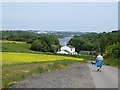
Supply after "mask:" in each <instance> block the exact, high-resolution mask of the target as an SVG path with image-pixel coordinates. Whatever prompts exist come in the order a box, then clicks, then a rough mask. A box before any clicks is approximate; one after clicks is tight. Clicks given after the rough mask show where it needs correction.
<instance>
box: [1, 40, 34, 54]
mask: <svg viewBox="0 0 120 90" xmlns="http://www.w3.org/2000/svg"><path fill="white" fill-rule="evenodd" d="M0 44H2V51H3V52H25V53H27V52H33V51H32V50H30V46H31V45H30V44H27V43H25V42H17V41H6V40H3V41H0Z"/></svg>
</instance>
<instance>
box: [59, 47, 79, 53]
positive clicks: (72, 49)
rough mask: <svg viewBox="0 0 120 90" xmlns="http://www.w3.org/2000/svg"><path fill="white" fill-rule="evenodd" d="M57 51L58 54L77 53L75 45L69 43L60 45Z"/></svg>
mask: <svg viewBox="0 0 120 90" xmlns="http://www.w3.org/2000/svg"><path fill="white" fill-rule="evenodd" d="M57 53H59V54H77V52H75V47H72V46H71V45H68V46H63V47H61V48H60V51H58V52H57Z"/></svg>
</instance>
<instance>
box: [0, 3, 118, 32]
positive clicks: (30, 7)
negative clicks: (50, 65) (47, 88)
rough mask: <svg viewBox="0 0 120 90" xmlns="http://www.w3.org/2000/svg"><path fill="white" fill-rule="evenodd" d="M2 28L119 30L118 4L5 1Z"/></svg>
mask: <svg viewBox="0 0 120 90" xmlns="http://www.w3.org/2000/svg"><path fill="white" fill-rule="evenodd" d="M2 16H3V17H2V29H23V30H24V29H25V30H28V29H31V30H49V31H60V30H62V31H81V32H103V31H112V30H114V29H117V28H118V3H117V2H74V3H73V2H46V3H43V2H5V3H3V4H2Z"/></svg>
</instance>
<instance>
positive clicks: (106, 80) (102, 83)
mask: <svg viewBox="0 0 120 90" xmlns="http://www.w3.org/2000/svg"><path fill="white" fill-rule="evenodd" d="M87 65H88V67H89V69H90V73H91V75H92V78H93V81H94V85H95V88H118V69H117V68H114V67H109V66H105V65H103V67H102V70H101V72H97V71H96V70H97V67H96V66H93V65H91V64H87Z"/></svg>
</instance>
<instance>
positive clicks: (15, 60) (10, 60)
mask: <svg viewBox="0 0 120 90" xmlns="http://www.w3.org/2000/svg"><path fill="white" fill-rule="evenodd" d="M0 53H2V64H3V65H10V64H19V63H32V62H41V61H56V60H79V61H82V60H84V59H82V58H74V57H67V56H57V55H44V54H30V53H13V52H0Z"/></svg>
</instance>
